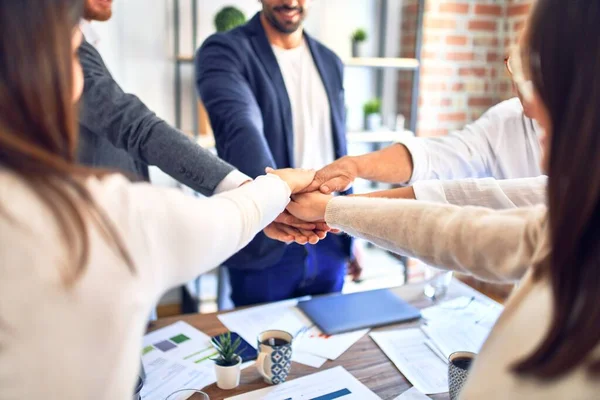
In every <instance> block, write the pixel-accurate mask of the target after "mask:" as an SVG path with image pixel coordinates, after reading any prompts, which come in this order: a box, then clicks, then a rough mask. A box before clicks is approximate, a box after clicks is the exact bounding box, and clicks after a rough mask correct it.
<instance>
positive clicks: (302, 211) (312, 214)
mask: <svg viewBox="0 0 600 400" xmlns="http://www.w3.org/2000/svg"><path fill="white" fill-rule="evenodd" d="M331 198H332V196H331V195H327V194H322V193H319V192H311V193H304V194H297V195H294V196H292V201H291V202H290V203H289V204H288V206H287V210H288V211H289V212H290V214H292V215H293V216H294V217H296V218H299V219H301V220H304V221H309V222H311V221H323V220H324V219H325V210H326V209H327V203H329V200H331Z"/></svg>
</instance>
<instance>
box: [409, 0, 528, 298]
mask: <svg viewBox="0 0 600 400" xmlns="http://www.w3.org/2000/svg"><path fill="white" fill-rule="evenodd" d="M417 1H425V13H424V16H423V47H422V50H421V82H420V96H419V122H418V124H417V132H416V133H417V135H418V136H440V135H445V134H447V133H448V132H449V131H451V130H453V129H460V128H462V127H463V126H465V125H466V124H467V123H469V122H471V121H474V120H475V119H477V118H479V117H480V116H481V114H482V113H483V112H485V111H486V110H487V109H488V108H490V107H491V106H493V105H494V104H497V103H499V102H500V101H502V100H506V99H508V98H511V97H513V96H514V93H513V89H512V85H511V82H510V77H509V76H508V74H507V72H506V70H505V66H504V57H505V56H506V55H507V54H508V52H509V50H510V48H511V46H513V45H516V43H517V40H518V37H519V34H520V33H521V31H522V29H523V26H524V24H525V20H526V18H527V16H528V14H529V10H530V8H531V5H532V4H533V2H534V0H452V1H450V0H403V7H402V20H401V24H402V25H401V32H402V39H401V40H402V43H401V47H400V49H401V50H400V57H408V58H412V57H414V56H415V37H416V28H417V26H416V21H417ZM412 77H413V74H412V73H409V72H400V73H399V75H398V86H399V87H398V89H399V90H398V110H399V111H398V112H400V113H402V114H404V115H405V116H407V118H408V116H409V115H410V113H411V88H412V79H413V78H412ZM424 276H425V273H424V269H423V266H422V264H420V263H417V264H415V263H411V264H410V268H409V280H411V281H415V280H419V279H423V278H424ZM461 279H462V280H463V281H466V282H467V283H468V284H470V285H472V286H474V287H476V288H478V289H480V290H482V291H484V292H485V293H486V294H488V295H493V296H495V297H496V298H497V299H503V298H506V296H507V295H508V294H509V293H510V290H511V289H512V285H492V284H489V283H486V282H481V281H476V280H475V279H473V278H470V277H466V276H461Z"/></svg>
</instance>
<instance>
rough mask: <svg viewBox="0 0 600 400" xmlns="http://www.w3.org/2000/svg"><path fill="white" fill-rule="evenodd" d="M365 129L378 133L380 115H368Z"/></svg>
mask: <svg viewBox="0 0 600 400" xmlns="http://www.w3.org/2000/svg"><path fill="white" fill-rule="evenodd" d="M365 129H366V130H367V131H378V130H379V129H381V115H380V114H369V115H367V118H366V121H365Z"/></svg>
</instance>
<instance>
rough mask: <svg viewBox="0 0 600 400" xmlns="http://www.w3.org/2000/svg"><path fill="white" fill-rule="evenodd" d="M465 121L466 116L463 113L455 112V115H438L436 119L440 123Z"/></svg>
mask: <svg viewBox="0 0 600 400" xmlns="http://www.w3.org/2000/svg"><path fill="white" fill-rule="evenodd" d="M466 119H467V114H466V113H464V112H455V113H447V114H440V115H438V117H437V120H438V121H440V122H448V121H453V122H456V121H465V120H466Z"/></svg>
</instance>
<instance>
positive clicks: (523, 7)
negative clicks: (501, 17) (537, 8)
mask: <svg viewBox="0 0 600 400" xmlns="http://www.w3.org/2000/svg"><path fill="white" fill-rule="evenodd" d="M530 7H531V4H512V5H510V6H508V16H509V17H516V16H524V15H528V14H529V9H530Z"/></svg>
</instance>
